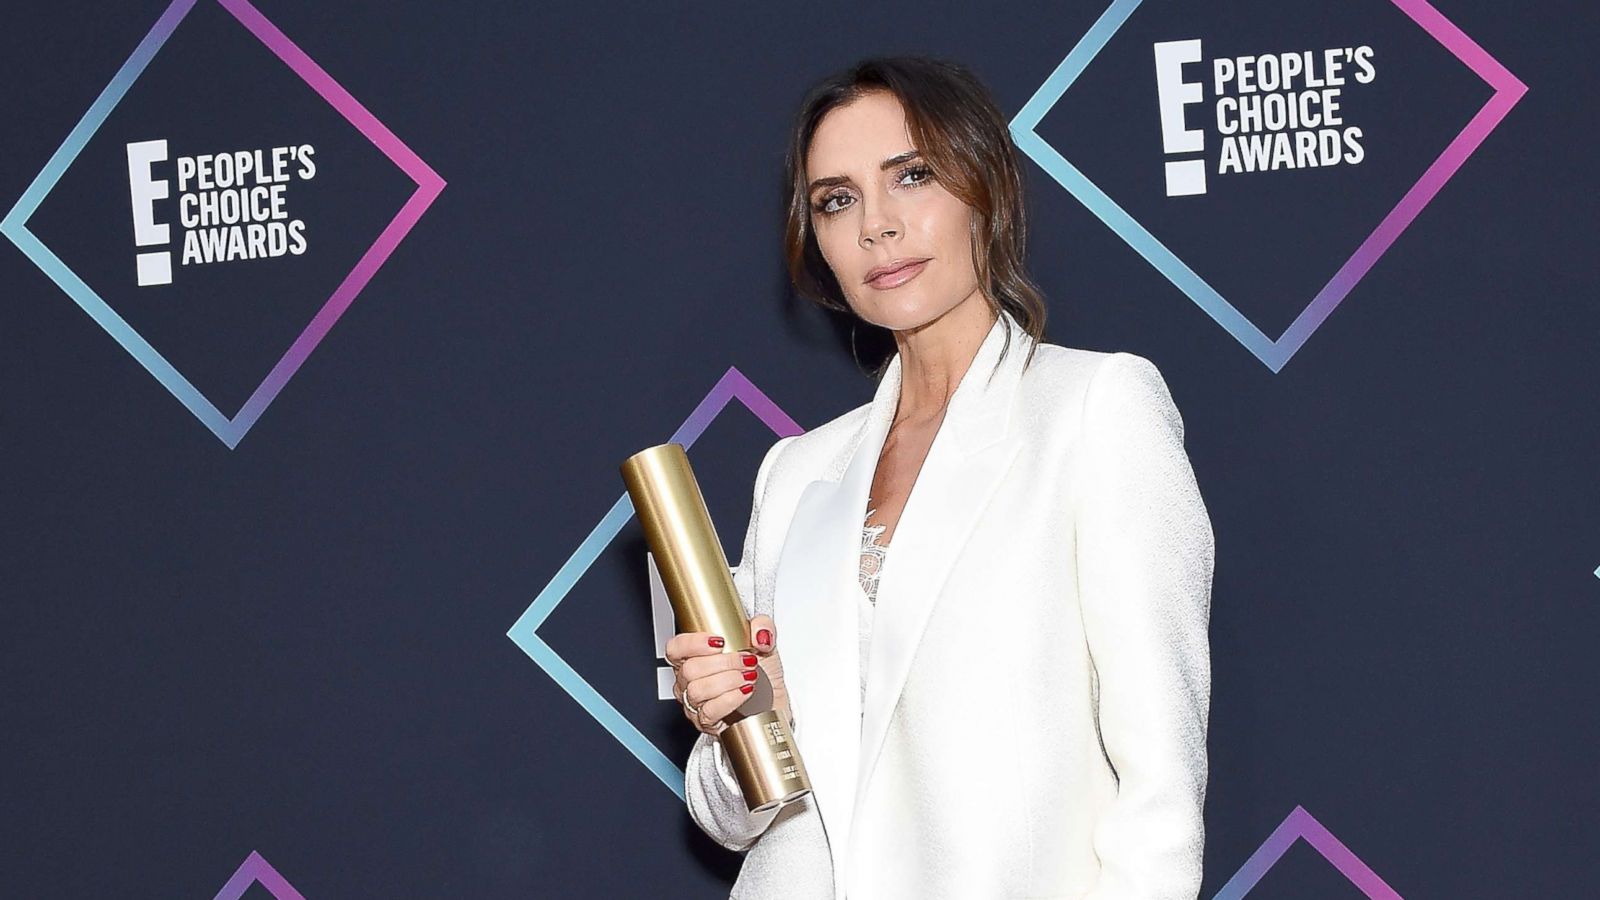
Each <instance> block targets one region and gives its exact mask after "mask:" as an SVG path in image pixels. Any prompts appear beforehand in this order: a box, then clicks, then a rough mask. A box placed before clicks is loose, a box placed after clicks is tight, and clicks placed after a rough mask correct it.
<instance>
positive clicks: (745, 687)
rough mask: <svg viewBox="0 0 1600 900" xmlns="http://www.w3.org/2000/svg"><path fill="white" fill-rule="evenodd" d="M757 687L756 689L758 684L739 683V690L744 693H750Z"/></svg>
mask: <svg viewBox="0 0 1600 900" xmlns="http://www.w3.org/2000/svg"><path fill="white" fill-rule="evenodd" d="M755 689H756V686H755V685H753V684H741V685H739V690H740V692H742V693H746V694H748V693H750V692H751V691H753V690H755Z"/></svg>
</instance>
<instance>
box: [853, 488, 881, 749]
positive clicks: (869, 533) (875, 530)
mask: <svg viewBox="0 0 1600 900" xmlns="http://www.w3.org/2000/svg"><path fill="white" fill-rule="evenodd" d="M875 512H877V510H876V509H873V508H872V498H870V497H869V498H867V519H868V520H870V519H871V518H872V514H873V513H875ZM888 527H889V526H887V525H868V524H866V522H863V523H862V525H861V559H860V563H859V566H858V570H857V574H858V580H859V581H860V584H861V595H860V598H859V600H858V602H857V603H856V607H857V609H858V610H859V614H858V616H857V622H858V624H859V625H860V629H859V630H860V635H861V700H862V709H863V710H865V708H866V699H867V650H868V648H869V647H870V646H871V644H872V614H873V612H875V611H876V609H877V605H878V576H879V575H880V574H881V573H882V572H883V561H884V557H885V556H886V555H887V554H888V552H889V547H888V545H887V544H880V543H878V538H879V537H880V536H882V535H883V532H884V531H885V530H886V529H887V528H888ZM862 716H863V718H864V717H865V716H866V713H865V712H864V711H863V713H862Z"/></svg>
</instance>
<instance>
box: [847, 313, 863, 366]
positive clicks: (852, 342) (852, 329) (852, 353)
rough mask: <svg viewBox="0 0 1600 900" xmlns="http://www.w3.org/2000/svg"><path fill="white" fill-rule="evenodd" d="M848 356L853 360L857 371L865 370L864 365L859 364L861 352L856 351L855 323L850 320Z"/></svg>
mask: <svg viewBox="0 0 1600 900" xmlns="http://www.w3.org/2000/svg"><path fill="white" fill-rule="evenodd" d="M850 358H851V359H852V360H854V361H855V364H856V370H857V371H859V372H865V371H867V369H866V367H865V366H863V365H862V364H861V354H859V353H857V352H856V323H855V321H851V323H850Z"/></svg>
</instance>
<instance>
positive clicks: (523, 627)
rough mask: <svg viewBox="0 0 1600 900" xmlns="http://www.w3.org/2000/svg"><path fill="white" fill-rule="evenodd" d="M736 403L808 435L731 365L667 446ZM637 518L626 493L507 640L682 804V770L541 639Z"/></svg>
mask: <svg viewBox="0 0 1600 900" xmlns="http://www.w3.org/2000/svg"><path fill="white" fill-rule="evenodd" d="M734 400H737V401H739V402H740V403H741V404H743V405H744V407H745V408H746V409H748V410H749V411H750V412H751V413H753V414H754V415H755V417H756V418H757V419H759V420H761V423H762V424H763V425H766V426H767V427H768V428H770V429H771V430H772V432H773V434H775V435H777V436H778V437H780V438H784V437H789V436H791V435H796V434H802V433H804V432H805V429H804V428H801V427H800V426H799V425H798V424H797V423H796V422H795V420H794V419H793V418H791V417H790V416H789V414H788V413H786V412H784V411H783V410H782V409H781V408H780V407H779V406H778V404H776V403H774V402H773V401H772V399H771V398H769V397H768V396H767V395H766V394H764V393H762V391H761V389H760V388H758V387H756V386H755V384H754V383H753V382H751V381H750V379H749V378H746V377H745V375H744V373H743V372H740V371H739V370H738V368H737V367H734V366H729V367H728V371H726V372H724V373H723V375H722V377H721V378H719V379H717V383H716V384H715V385H714V386H713V387H712V388H711V390H710V392H709V393H707V394H706V396H705V398H704V399H702V400H701V401H700V402H699V404H698V405H696V406H695V408H694V411H693V412H691V413H690V414H689V417H688V418H686V419H684V420H683V424H682V425H680V426H678V430H677V431H675V432H673V434H672V437H670V438H668V441H669V442H672V443H678V444H682V445H683V446H684V449H686V450H687V449H689V448H691V447H693V446H694V442H695V441H696V440H697V439H699V437H700V435H702V434H704V433H705V430H706V428H708V427H709V426H710V425H711V422H712V420H714V419H716V417H717V416H718V415H720V414H721V413H722V411H723V410H724V409H726V408H727V407H728V404H729V403H731V402H732V401H734ZM632 518H633V501H632V500H631V499H630V498H629V497H628V492H627V491H623V492H622V496H621V497H619V498H618V499H617V501H616V502H615V503H613V504H612V505H611V509H610V510H609V511H608V512H607V513H606V514H605V515H604V516H603V517H601V519H600V523H599V524H598V525H596V526H595V527H594V529H593V530H592V531H590V532H589V536H588V537H586V538H584V539H583V543H581V544H579V545H578V549H577V550H575V551H573V553H572V556H570V557H568V559H567V561H566V562H565V563H563V564H562V566H561V568H560V569H558V570H557V571H556V574H555V575H554V576H553V577H552V578H551V579H550V582H549V583H548V584H546V585H545V587H544V589H543V590H541V591H540V592H539V595H538V596H537V597H535V598H534V600H533V603H532V604H531V605H530V606H529V607H528V608H527V609H526V610H524V611H523V613H522V615H521V616H519V617H518V618H517V621H516V623H515V624H513V625H512V626H511V629H510V630H509V631H507V632H506V637H509V638H511V640H512V641H514V642H515V643H516V645H517V646H518V647H520V648H522V652H524V653H526V654H528V657H529V658H530V659H532V660H533V661H534V662H536V663H538V664H539V667H540V668H542V669H544V671H545V673H546V674H548V675H549V676H550V677H551V678H552V679H554V680H555V682H556V684H559V685H560V686H561V687H562V689H563V690H565V691H566V692H567V693H568V694H569V695H571V697H572V699H574V700H576V701H578V705H579V706H582V707H583V709H584V711H585V712H587V713H588V714H589V715H591V716H593V717H594V719H595V721H597V722H599V723H600V724H601V725H602V726H604V727H605V729H606V730H607V731H609V732H611V736H612V737H614V738H616V739H617V741H618V742H619V743H621V744H622V746H624V747H626V748H628V751H629V752H630V753H632V754H633V755H634V757H635V758H637V759H638V760H639V762H641V763H643V764H644V767H645V768H647V769H649V770H650V771H651V772H652V773H654V774H655V776H656V777H657V778H659V779H661V783H662V784H664V785H666V786H667V787H668V788H670V789H671V790H672V792H673V793H675V794H677V795H678V799H679V800H680V801H682V800H684V799H685V798H684V792H683V779H684V774H683V769H682V768H681V767H680V766H678V764H677V763H674V762H673V761H672V760H671V759H669V758H668V757H667V755H666V754H665V753H662V752H661V750H660V749H659V748H658V747H656V745H655V744H653V743H651V741H650V739H649V738H647V737H645V736H644V733H643V732H641V731H640V730H639V729H638V728H637V727H635V726H634V724H633V723H632V722H630V721H628V719H627V717H626V716H624V715H623V714H622V713H620V712H618V711H617V708H616V707H615V706H612V705H611V701H609V700H607V699H606V698H605V697H604V696H603V695H602V694H601V693H600V692H599V691H598V690H595V688H594V686H593V685H591V684H589V682H588V681H587V680H585V679H584V677H583V676H582V675H579V674H578V672H577V670H576V669H574V668H573V667H572V665H571V664H570V663H568V662H567V661H566V660H565V659H563V658H562V657H561V654H559V653H557V652H556V651H555V649H554V648H553V647H551V646H550V645H549V644H548V643H546V642H545V640H544V638H542V637H540V636H539V634H538V631H539V626H540V625H543V624H544V621H545V620H546V619H548V618H550V614H551V613H553V612H555V610H556V607H557V606H559V605H560V604H561V601H562V600H564V599H566V596H567V594H568V593H570V592H571V591H572V589H573V587H575V586H576V585H577V583H578V580H579V579H581V578H582V577H583V576H584V574H585V573H586V572H588V571H589V567H590V566H591V565H593V564H594V561H595V560H596V559H598V558H599V557H600V554H601V553H602V552H604V551H605V549H606V548H607V547H609V546H610V545H611V542H612V541H613V540H615V539H616V537H617V534H618V533H619V532H621V531H622V528H623V526H624V525H626V524H628V521H629V520H630V519H632Z"/></svg>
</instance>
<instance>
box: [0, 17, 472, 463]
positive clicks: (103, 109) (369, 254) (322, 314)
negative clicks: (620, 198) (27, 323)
mask: <svg viewBox="0 0 1600 900" xmlns="http://www.w3.org/2000/svg"><path fill="white" fill-rule="evenodd" d="M197 2H198V0H173V2H172V3H171V5H169V6H168V7H167V9H166V10H165V11H164V12H163V13H162V14H161V16H160V17H159V18H158V19H157V20H156V23H155V25H154V26H153V27H152V28H151V29H150V32H149V33H148V34H146V35H145V37H144V39H143V40H141V41H140V42H139V45H138V47H136V48H135V49H134V51H133V54H132V55H131V56H129V57H128V60H127V61H126V62H125V63H123V65H122V67H121V68H120V69H119V70H118V71H117V74H116V75H114V76H113V77H112V79H111V81H110V82H109V83H108V84H107V85H106V87H105V88H104V89H103V90H102V91H101V93H100V96H99V97H98V98H96V99H95V101H94V103H93V104H92V105H91V106H90V107H89V109H88V111H87V112H85V113H84V115H83V117H82V119H80V120H79V122H78V124H77V125H76V126H75V127H74V128H73V130H72V132H71V133H70V134H68V135H67V137H66V139H65V140H64V141H63V142H62V144H61V146H60V147H59V148H58V149H57V150H56V152H55V153H54V154H53V155H52V156H51V158H50V160H49V161H48V162H47V163H45V166H44V168H43V169H41V170H40V171H39V174H38V175H36V176H35V177H34V179H33V182H32V183H31V184H29V186H28V188H27V190H25V191H24V192H23V194H22V196H21V197H20V198H19V199H18V200H17V202H16V204H15V205H14V206H13V207H12V209H11V211H10V212H8V213H7V214H6V216H5V218H4V219H3V220H0V233H3V234H4V235H5V236H6V237H8V238H10V239H11V241H12V242H13V243H15V244H16V245H17V247H18V248H19V249H20V250H22V252H23V254H24V255H26V256H27V257H28V258H29V259H30V260H32V261H33V263H34V264H35V265H37V266H38V267H39V268H40V269H41V270H43V271H44V273H45V274H46V275H48V276H49V277H50V278H51V279H52V280H53V281H55V282H56V284H57V285H58V286H59V287H60V288H61V289H62V290H64V291H65V292H66V293H67V295H68V296H70V297H71V298H72V299H73V300H74V301H76V302H77V303H78V305H79V306H80V307H82V308H83V310H84V311H85V312H87V313H88V314H89V316H90V317H91V318H93V319H94V320H95V321H96V322H97V323H99V325H100V326H101V327H102V328H104V329H105V330H106V332H107V333H108V334H110V335H111V336H112V338H114V339H115V340H116V341H117V342H118V343H119V344H121V345H122V347H123V349H125V350H127V351H128V352H129V353H130V354H131V355H132V356H133V357H134V359H135V360H137V361H138V362H139V363H140V364H141V365H143V366H144V367H145V369H146V371H148V372H149V373H150V374H151V375H152V376H154V377H155V379H156V380H157V381H158V382H160V383H161V385H162V386H163V387H165V388H166V389H167V390H168V391H169V392H170V393H171V394H172V395H173V396H174V397H176V398H177V399H178V401H179V402H181V403H182V404H183V405H184V406H185V407H186V408H188V410H189V412H190V413H192V414H193V415H194V416H195V418H197V419H199V420H200V422H201V423H202V424H203V425H205V426H206V427H207V428H209V429H210V430H211V431H212V433H213V434H215V435H216V436H217V437H218V438H219V439H220V440H221V441H222V442H223V443H224V444H225V445H227V447H228V448H229V449H234V448H237V447H238V445H239V442H240V441H241V440H242V439H243V438H244V435H245V434H246V433H247V432H248V431H249V430H250V428H251V426H253V425H254V424H255V423H256V421H257V420H258V419H260V417H261V415H262V413H263V412H265V411H266V408H267V407H268V406H269V405H271V403H272V401H273V400H274V399H276V398H277V396H278V394H279V392H281V391H282V390H283V388H284V386H285V385H286V384H287V383H288V381H289V379H290V378H292V377H293V376H294V374H295V372H297V371H298V370H299V368H300V366H301V365H302V364H304V363H305V361H306V359H307V358H308V357H309V356H310V355H311V352H312V351H313V350H315V349H316V347H317V345H318V344H320V343H321V341H322V339H323V338H324V337H326V336H327V333H328V332H329V331H330V330H331V329H332V328H333V325H334V323H336V322H337V321H338V320H339V318H340V317H341V316H342V315H343V314H344V312H345V310H346V309H348V308H349V306H350V304H351V303H352V302H353V301H354V300H355V297H356V295H357V294H359V293H360V292H361V290H362V289H363V288H364V287H365V286H366V284H367V282H368V281H370V280H371V279H372V277H373V275H374V274H376V272H377V270H378V269H379V268H381V267H382V266H383V264H384V263H385V262H386V261H387V260H388V258H389V255H390V254H391V253H393V252H394V249H395V247H397V246H398V245H399V243H400V241H401V240H403V239H404V238H405V236H406V235H407V234H408V233H409V232H410V230H411V228H412V227H413V226H414V225H415V224H416V223H417V220H418V219H420V218H421V217H422V214H423V212H425V211H426V210H427V209H428V207H429V206H431V205H432V204H433V201H434V199H435V198H436V197H438V195H439V193H440V192H441V191H443V190H444V186H445V181H444V179H443V178H441V177H440V176H439V174H438V173H437V172H435V171H434V170H433V168H432V167H430V166H429V165H428V164H427V163H426V162H424V161H423V160H422V158H421V157H419V156H417V154H416V153H414V152H413V151H412V150H411V148H410V147H408V146H406V144H405V143H404V142H403V141H401V140H400V139H399V138H398V137H396V136H395V134H394V133H393V132H392V131H390V130H389V129H388V127H387V126H385V125H384V124H383V123H382V122H380V121H378V119H377V117H375V116H374V115H372V113H371V112H369V111H368V110H367V109H366V107H364V106H363V105H362V104H361V103H360V101H358V100H356V99H355V97H354V96H352V95H351V94H350V92H349V91H347V90H345V89H344V87H343V86H342V85H340V84H339V83H338V82H337V81H335V80H334V79H333V77H332V76H331V75H329V74H328V73H327V72H326V71H325V70H324V69H323V68H322V67H321V66H319V65H318V64H317V63H316V62H315V61H314V60H312V59H311V57H309V56H307V55H306V53H305V52H304V51H302V50H301V49H300V48H299V47H298V46H297V45H296V44H295V43H294V42H293V41H291V40H290V39H289V38H288V37H287V36H286V35H285V34H284V33H283V32H282V31H281V30H279V29H278V27H277V26H275V25H273V24H272V23H271V22H270V21H268V20H267V18H266V17H265V16H264V15H262V14H261V12H260V11H259V10H257V9H256V8H255V7H254V6H252V5H251V4H250V2H249V0H217V3H218V4H219V5H220V6H222V7H223V9H225V10H227V11H228V13H229V14H230V15H232V16H233V17H234V18H235V19H236V20H238V21H239V23H240V24H242V25H243V26H244V27H245V29H246V30H248V31H249V32H250V33H251V35H252V36H254V37H255V38H256V39H257V40H259V41H261V42H262V44H263V45H265V46H266V47H267V49H269V50H271V51H272V53H273V54H274V55H275V56H277V57H278V58H279V60H281V61H282V62H283V63H284V64H285V65H287V66H288V67H289V69H290V71H292V72H293V73H294V74H295V75H296V76H297V77H298V78H300V79H301V80H302V81H304V82H305V83H306V85H307V86H309V87H310V88H311V89H312V90H313V91H315V92H316V93H317V94H318V95H319V96H320V97H322V99H323V100H324V101H325V102H327V103H328V104H329V105H330V106H332V107H333V109H334V111H335V112H337V113H339V115H340V116H342V117H343V118H344V119H345V120H346V121H347V122H349V123H350V124H351V125H352V126H353V127H355V128H356V130H357V131H359V132H360V133H361V134H362V135H363V136H364V137H366V138H367V140H369V141H371V142H372V144H373V146H375V147H377V148H378V150H379V151H380V152H382V153H383V154H384V155H385V156H386V157H388V159H389V160H390V162H392V163H394V164H395V166H397V167H398V168H399V169H400V170H401V171H402V172H403V173H405V175H406V176H407V177H409V178H410V179H411V180H412V181H414V182H416V184H417V189H416V191H415V192H413V193H412V195H411V197H410V198H409V199H408V200H407V201H406V202H405V204H404V205H403V206H401V208H400V211H399V212H398V213H396V214H395V216H394V218H393V219H391V220H390V222H389V224H388V225H387V226H385V228H384V229H383V231H382V232H381V233H380V234H379V235H378V237H377V239H376V240H375V241H374V242H373V243H372V245H371V246H370V247H368V248H367V250H366V251H365V252H364V253H363V254H362V256H361V258H360V259H359V260H358V261H357V262H356V264H355V267H354V268H352V269H351V271H350V273H349V274H347V275H346V276H345V278H344V280H343V281H342V282H340V284H339V286H338V287H337V288H335V289H334V292H333V294H332V296H330V297H329V298H328V299H327V301H325V302H324V303H323V305H322V307H321V308H320V309H319V310H318V311H317V313H316V314H315V315H314V316H313V317H312V319H311V322H310V323H309V324H308V325H307V326H306V327H305V329H304V330H303V331H301V333H300V335H299V336H298V337H297V338H296V339H295V341H294V342H293V344H291V345H290V347H289V349H288V350H287V351H286V352H285V353H284V354H283V356H282V357H281V358H280V359H279V360H278V362H277V364H276V365H274V366H273V368H272V370H271V371H270V372H268V374H267V376H266V378H265V379H264V380H263V381H262V382H261V384H260V385H259V386H258V387H257V388H256V389H255V391H254V392H253V393H252V394H251V396H250V397H249V399H247V400H246V401H245V403H244V405H243V406H242V407H241V408H240V410H239V411H238V412H237V413H235V414H234V415H233V416H232V417H229V416H227V415H226V414H224V413H223V412H222V411H221V410H219V409H217V407H216V406H215V405H214V404H213V403H212V402H211V401H210V400H209V399H208V398H207V397H206V396H205V395H204V394H203V393H201V391H200V390H199V389H198V388H196V387H195V386H194V385H193V384H192V383H191V382H190V381H189V379H188V378H186V377H185V376H184V375H183V374H182V373H181V372H179V371H178V369H177V368H176V367H175V366H173V365H172V363H170V362H169V361H168V360H167V359H166V358H165V357H164V356H162V355H161V353H160V352H159V351H157V350H156V349H155V348H154V347H153V346H151V344H150V342H149V341H147V340H145V338H144V337H143V336H141V335H140V334H139V333H138V332H137V331H135V330H134V329H133V328H132V327H131V326H130V325H129V324H128V323H127V321H126V320H124V319H123V318H122V317H121V316H120V315H118V314H117V312H116V311H115V310H113V309H112V308H111V307H110V305H109V304H107V303H106V302H105V300H104V299H102V298H101V297H100V295H99V294H97V293H96V292H95V291H94V289H93V288H90V287H89V286H88V284H86V283H85V282H84V281H83V280H82V279H81V278H79V277H78V276H77V274H76V273H74V272H73V271H72V270H71V269H70V268H68V267H67V265H66V264H65V263H63V262H62V261H61V259H60V258H59V257H57V256H56V255H55V253H53V252H52V251H51V250H50V249H49V248H48V247H46V246H45V245H44V243H43V242H42V241H40V240H39V238H38V237H37V236H36V235H34V234H33V232H31V231H29V230H28V227H27V220H28V219H29V218H30V217H31V216H32V215H33V213H34V212H35V211H36V210H37V209H38V207H39V205H40V204H41V203H42V202H43V201H44V199H45V197H46V196H48V195H49V193H50V191H51V189H52V188H54V187H55V185H56V183H57V182H58V181H59V180H60V178H61V176H62V175H63V174H64V173H65V172H66V170H67V169H68V168H69V167H70V166H71V165H72V163H73V161H74V160H76V159H77V157H78V155H79V154H80V153H81V152H82V151H83V148H84V147H85V146H86V145H87V144H88V142H89V140H90V139H92V138H93V137H94V135H95V133H96V132H97V131H98V130H99V129H100V126H101V125H103V124H104V123H105V120H106V118H107V117H108V116H109V115H110V114H111V111H112V110H113V109H115V108H116V106H117V104H118V103H119V102H121V100H122V98H123V97H124V96H125V95H126V94H127V92H128V90H129V88H131V87H132V86H133V83H134V82H135V81H136V80H137V79H138V77H139V76H140V75H141V74H142V73H143V72H144V70H145V68H146V67H147V66H148V65H149V63H150V61H151V60H152V59H154V58H155V55H156V53H157V52H159V51H160V49H161V48H162V46H163V45H164V44H165V43H166V41H167V39H168V38H169V37H171V35H172V33H173V31H174V30H176V28H177V27H178V24H179V23H180V22H182V21H183V19H184V18H185V17H187V16H188V14H189V13H190V12H191V11H192V10H193V9H194V6H195V4H196V3H197Z"/></svg>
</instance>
